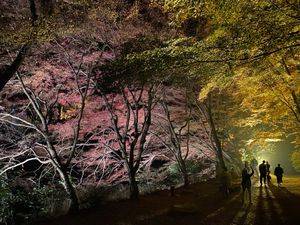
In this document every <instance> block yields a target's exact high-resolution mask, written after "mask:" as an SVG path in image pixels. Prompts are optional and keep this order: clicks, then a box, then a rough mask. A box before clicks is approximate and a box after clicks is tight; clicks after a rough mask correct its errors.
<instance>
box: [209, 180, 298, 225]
mask: <svg viewBox="0 0 300 225" xmlns="http://www.w3.org/2000/svg"><path fill="white" fill-rule="evenodd" d="M273 180H275V179H273ZM294 182H298V186H297V185H292V184H291V185H290V186H289V184H283V186H282V187H277V185H274V184H272V183H271V184H270V186H269V187H268V186H262V187H261V186H260V185H259V183H258V181H257V180H255V182H254V184H253V187H252V192H253V194H252V196H253V199H252V202H253V204H249V203H247V202H246V204H244V205H242V204H241V203H240V202H239V201H240V198H239V200H236V199H234V201H232V203H231V204H230V205H228V206H227V207H226V208H225V209H224V210H223V211H222V212H221V213H219V214H218V215H215V216H214V218H213V219H211V223H210V224H211V225H212V224H215V225H221V224H224V225H227V224H230V225H300V195H298V194H299V191H300V180H299V179H296V178H295V181H294ZM237 206H239V208H237ZM221 218H223V221H221V220H220V219H221ZM214 219H215V220H214Z"/></svg>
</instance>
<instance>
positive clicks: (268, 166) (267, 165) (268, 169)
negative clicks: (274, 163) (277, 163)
mask: <svg viewBox="0 0 300 225" xmlns="http://www.w3.org/2000/svg"><path fill="white" fill-rule="evenodd" d="M270 167H271V166H270V164H269V162H268V161H266V168H267V174H268V173H269V172H270Z"/></svg>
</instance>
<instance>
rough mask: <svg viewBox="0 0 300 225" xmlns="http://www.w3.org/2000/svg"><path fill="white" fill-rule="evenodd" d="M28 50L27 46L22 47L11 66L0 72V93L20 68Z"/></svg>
mask: <svg viewBox="0 0 300 225" xmlns="http://www.w3.org/2000/svg"><path fill="white" fill-rule="evenodd" d="M28 49H29V46H28V45H24V46H23V47H22V48H21V50H20V51H19V53H18V55H17V57H16V58H15V59H14V61H13V62H12V64H11V65H9V66H7V67H4V68H3V69H2V70H0V92H1V91H2V89H3V88H4V86H5V85H6V84H7V82H8V81H9V80H10V79H11V78H12V77H13V75H14V74H15V73H16V72H17V70H18V69H19V67H20V66H21V64H22V62H23V60H24V58H25V55H26V53H27V51H28Z"/></svg>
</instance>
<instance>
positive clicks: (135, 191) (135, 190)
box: [129, 169, 140, 199]
mask: <svg viewBox="0 0 300 225" xmlns="http://www.w3.org/2000/svg"><path fill="white" fill-rule="evenodd" d="M129 185H130V199H138V198H139V194H140V191H139V187H138V185H137V182H136V172H135V171H134V170H133V169H131V170H130V174H129Z"/></svg>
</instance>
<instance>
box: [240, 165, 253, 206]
mask: <svg viewBox="0 0 300 225" xmlns="http://www.w3.org/2000/svg"><path fill="white" fill-rule="evenodd" d="M251 170H252V171H251V173H250V168H249V164H248V162H245V167H244V169H243V170H242V188H243V198H242V202H243V204H244V202H245V192H246V191H248V194H249V203H250V204H252V198H251V176H252V175H253V174H254V170H253V168H252V167H251Z"/></svg>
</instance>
